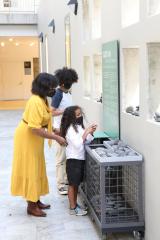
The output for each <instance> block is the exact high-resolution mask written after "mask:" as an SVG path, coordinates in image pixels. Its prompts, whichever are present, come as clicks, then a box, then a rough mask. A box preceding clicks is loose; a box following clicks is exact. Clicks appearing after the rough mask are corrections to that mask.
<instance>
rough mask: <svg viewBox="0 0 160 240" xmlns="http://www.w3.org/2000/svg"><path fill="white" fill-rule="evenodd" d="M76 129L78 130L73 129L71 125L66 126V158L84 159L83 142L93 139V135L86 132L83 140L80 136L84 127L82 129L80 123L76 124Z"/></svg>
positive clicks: (86, 142)
mask: <svg viewBox="0 0 160 240" xmlns="http://www.w3.org/2000/svg"><path fill="white" fill-rule="evenodd" d="M77 131H78V132H76V131H75V129H74V128H73V126H72V125H71V126H70V127H69V128H68V131H67V134H66V141H67V144H68V145H67V147H66V158H67V159H69V158H74V159H78V160H85V148H84V146H85V144H89V143H90V142H91V141H92V140H93V139H94V137H93V136H92V135H91V134H88V135H87V138H86V141H85V142H83V139H82V136H83V134H84V131H85V129H83V128H82V126H81V125H77Z"/></svg>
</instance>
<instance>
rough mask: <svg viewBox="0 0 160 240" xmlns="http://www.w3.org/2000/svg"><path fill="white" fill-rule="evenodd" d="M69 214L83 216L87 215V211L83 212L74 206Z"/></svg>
mask: <svg viewBox="0 0 160 240" xmlns="http://www.w3.org/2000/svg"><path fill="white" fill-rule="evenodd" d="M69 213H70V215H76V216H85V215H86V214H87V211H85V210H83V209H82V208H80V207H78V206H76V208H74V209H70V212H69Z"/></svg>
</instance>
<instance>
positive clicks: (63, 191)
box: [58, 187, 68, 195]
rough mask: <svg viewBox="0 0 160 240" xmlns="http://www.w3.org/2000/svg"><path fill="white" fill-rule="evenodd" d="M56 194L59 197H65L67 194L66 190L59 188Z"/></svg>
mask: <svg viewBox="0 0 160 240" xmlns="http://www.w3.org/2000/svg"><path fill="white" fill-rule="evenodd" d="M58 192H59V194H61V195H67V194H68V190H67V189H66V188H64V187H61V188H60V189H58Z"/></svg>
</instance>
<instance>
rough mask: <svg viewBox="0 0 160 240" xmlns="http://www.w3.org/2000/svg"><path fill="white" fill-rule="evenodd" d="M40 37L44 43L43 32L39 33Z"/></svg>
mask: <svg viewBox="0 0 160 240" xmlns="http://www.w3.org/2000/svg"><path fill="white" fill-rule="evenodd" d="M38 37H39V39H40V41H41V43H43V32H41V33H40V34H39V35H38Z"/></svg>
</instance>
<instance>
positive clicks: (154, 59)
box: [148, 43, 160, 121]
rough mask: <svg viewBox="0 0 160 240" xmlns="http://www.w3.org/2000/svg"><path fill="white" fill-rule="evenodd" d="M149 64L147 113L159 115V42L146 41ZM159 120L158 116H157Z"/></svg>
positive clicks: (151, 115) (152, 115)
mask: <svg viewBox="0 0 160 240" xmlns="http://www.w3.org/2000/svg"><path fill="white" fill-rule="evenodd" d="M148 65H149V113H150V117H151V118H153V117H155V112H156V113H159V115H160V78H159V76H160V43H148ZM159 121H160V116H159Z"/></svg>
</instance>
